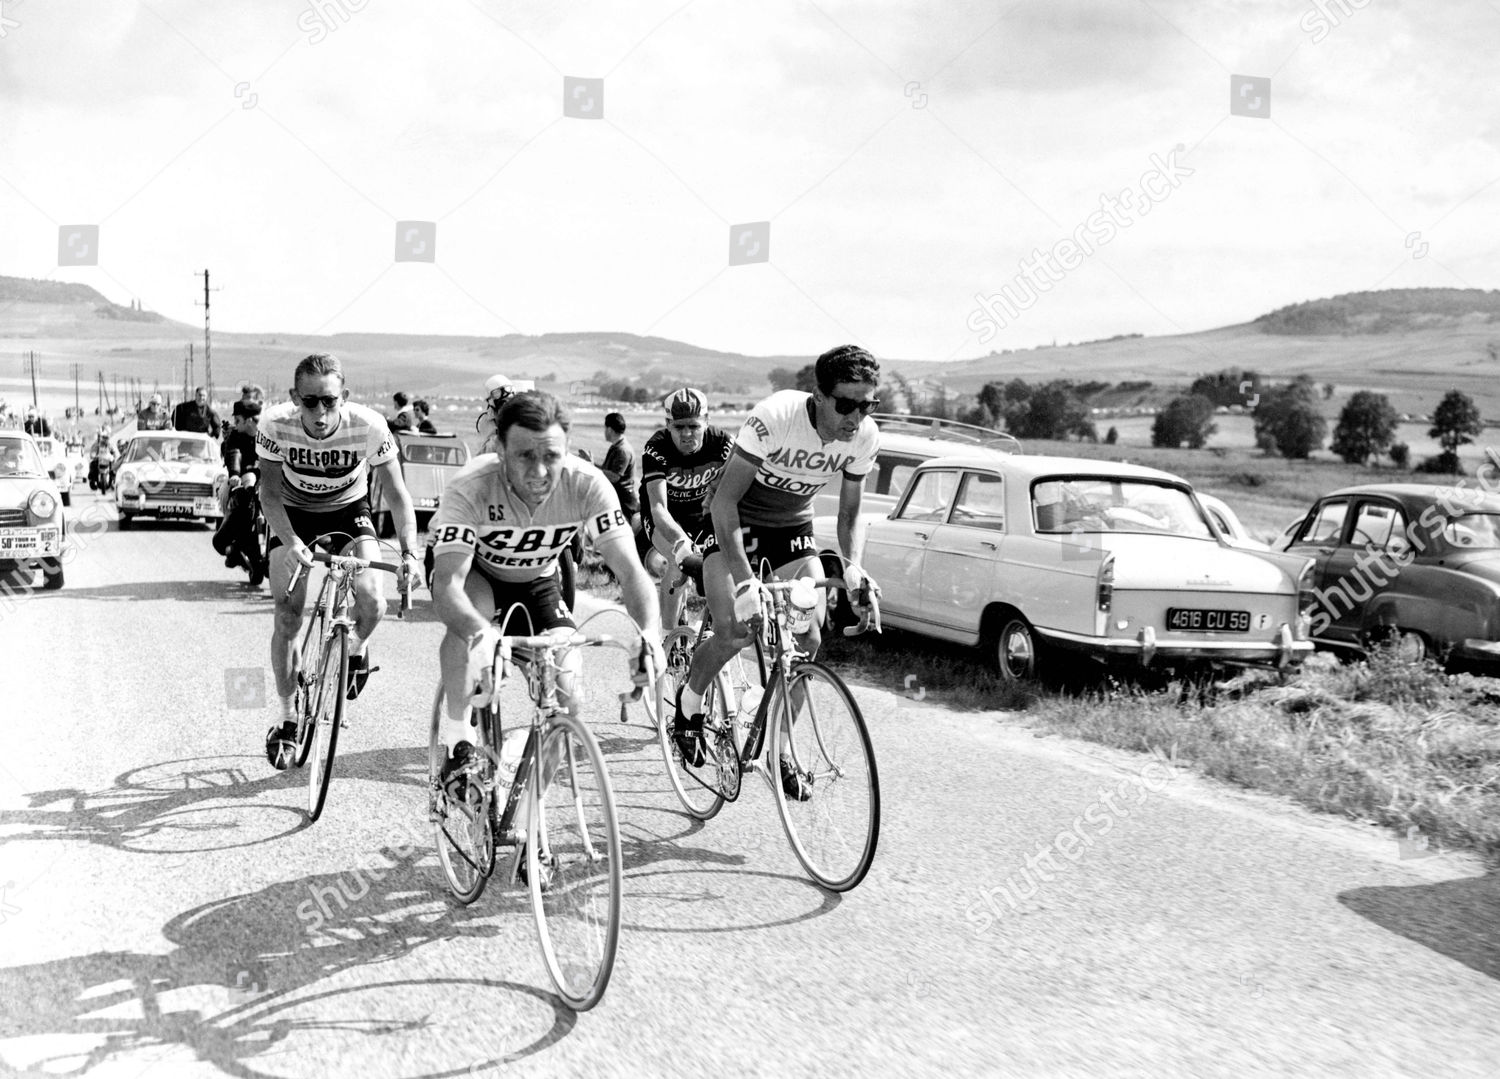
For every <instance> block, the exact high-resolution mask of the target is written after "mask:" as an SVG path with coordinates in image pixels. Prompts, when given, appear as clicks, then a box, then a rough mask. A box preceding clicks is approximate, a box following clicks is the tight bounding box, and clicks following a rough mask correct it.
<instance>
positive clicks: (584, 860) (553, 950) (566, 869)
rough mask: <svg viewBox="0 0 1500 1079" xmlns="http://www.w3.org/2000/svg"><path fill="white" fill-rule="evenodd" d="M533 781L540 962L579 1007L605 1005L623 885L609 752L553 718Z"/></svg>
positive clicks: (568, 720) (533, 888) (529, 857)
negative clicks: (606, 754)
mask: <svg viewBox="0 0 1500 1079" xmlns="http://www.w3.org/2000/svg"><path fill="white" fill-rule="evenodd" d="M544 730H545V733H544V734H543V736H542V750H541V752H540V753H539V754H538V755H537V759H536V762H535V767H534V768H533V770H532V774H531V777H530V781H529V786H530V788H531V789H530V793H531V798H530V800H529V801H530V805H529V809H530V812H529V813H528V817H529V819H528V821H527V842H526V876H527V884H528V887H529V889H530V892H531V907H532V910H533V911H534V912H535V914H536V929H537V935H538V937H540V938H541V944H542V959H543V961H544V962H545V963H546V965H547V973H548V974H549V975H551V977H552V982H553V984H554V985H556V986H557V991H558V993H559V994H560V995H561V996H562V998H563V1000H565V1001H566V1002H567V1004H568V1006H569V1007H571V1008H573V1009H574V1010H575V1011H587V1010H588V1009H589V1008H592V1007H593V1006H594V1005H595V1004H597V1003H598V1002H599V998H600V997H602V996H603V995H604V989H605V987H606V986H607V985H608V984H609V976H610V972H611V971H612V970H613V969H614V965H615V948H616V946H617V945H618V943H619V938H620V903H621V898H622V896H623V893H624V890H625V884H624V880H623V874H622V870H621V857H622V856H621V853H620V829H619V824H618V821H617V820H616V817H615V799H614V794H613V792H612V791H611V789H610V785H609V774H608V772H606V771H605V766H604V754H603V753H602V752H600V750H599V743H598V742H596V741H595V740H594V736H593V734H591V733H590V732H589V730H588V728H587V727H585V726H584V725H583V724H582V723H581V722H580V721H579V720H576V719H574V718H573V717H571V716H569V715H566V714H562V715H558V716H554V717H553V718H551V719H549V720H547V722H546V727H545V728H544Z"/></svg>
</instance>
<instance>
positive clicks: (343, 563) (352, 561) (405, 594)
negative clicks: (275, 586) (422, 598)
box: [286, 551, 411, 618]
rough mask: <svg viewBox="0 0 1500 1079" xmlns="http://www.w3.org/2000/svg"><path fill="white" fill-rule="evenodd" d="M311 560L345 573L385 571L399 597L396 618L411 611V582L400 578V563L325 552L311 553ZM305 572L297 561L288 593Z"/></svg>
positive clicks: (287, 585) (402, 616)
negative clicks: (365, 570)
mask: <svg viewBox="0 0 1500 1079" xmlns="http://www.w3.org/2000/svg"><path fill="white" fill-rule="evenodd" d="M312 558H313V561H314V562H321V563H323V564H324V565H325V566H333V567H336V568H338V569H341V570H344V571H345V572H348V571H350V570H353V571H355V572H358V571H359V570H362V569H380V570H385V571H386V572H387V573H394V574H395V575H396V581H397V585H398V591H399V593H400V596H401V607H400V609H399V610H398V611H397V613H396V617H397V618H405V617H406V612H407V611H409V610H411V580H410V578H403V577H402V574H401V570H402V566H401V564H400V563H396V562H381V561H379V560H378V559H373V558H360V557H359V556H358V555H352V554H329V553H328V552H327V551H313V552H312ZM306 570H307V567H306V566H304V565H303V564H302V563H301V562H300V561H299V562H298V563H297V565H296V566H295V567H294V568H293V570H292V575H291V577H290V578H289V579H288V580H287V584H286V590H287V591H288V592H290V591H292V590H293V589H294V588H296V587H297V584H298V582H300V581H301V580H302V574H303V573H304V572H306ZM401 585H405V586H406V587H404V588H403V587H399V586H401Z"/></svg>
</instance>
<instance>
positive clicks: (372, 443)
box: [255, 353, 420, 768]
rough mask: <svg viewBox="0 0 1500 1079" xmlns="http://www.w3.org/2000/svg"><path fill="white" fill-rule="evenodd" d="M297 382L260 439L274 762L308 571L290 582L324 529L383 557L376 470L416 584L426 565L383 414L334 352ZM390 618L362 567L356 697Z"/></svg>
mask: <svg viewBox="0 0 1500 1079" xmlns="http://www.w3.org/2000/svg"><path fill="white" fill-rule="evenodd" d="M293 382H294V388H293V389H292V390H291V397H292V400H291V402H290V403H288V404H283V405H277V406H276V407H274V408H269V409H266V410H265V411H264V412H263V413H262V414H261V417H260V423H259V426H258V429H257V431H256V436H255V450H256V454H257V456H258V458H259V461H260V474H261V482H260V502H261V511H262V512H263V513H264V514H265V518H266V526H267V528H269V529H270V531H271V538H270V539H269V540H268V541H267V543H266V547H267V554H268V556H269V561H270V563H271V573H270V579H271V592H272V595H273V596H274V597H275V600H276V623H275V629H274V630H273V632H272V634H271V668H272V670H273V671H275V673H276V692H277V694H278V695H279V696H280V697H281V722H280V724H278V725H277V726H273V727H272V728H271V729H270V731H268V732H267V734H266V756H267V757H268V758H269V759H270V761H271V763H272V764H273V765H275V766H276V767H277V768H285V767H287V765H288V764H289V763H290V761H291V759H292V754H293V749H294V746H293V739H294V738H295V737H296V729H297V722H296V716H295V715H294V710H293V705H292V696H293V690H294V689H295V688H296V680H297V647H296V646H297V633H298V631H299V630H300V629H301V628H302V608H303V605H304V604H305V603H306V600H307V581H308V574H303V575H302V577H301V579H300V580H298V582H297V587H296V588H295V589H291V590H288V587H287V586H288V584H289V583H290V580H291V574H292V571H293V570H294V569H295V568H296V567H297V566H299V565H300V566H302V567H303V568H311V567H312V566H313V564H314V563H313V559H312V552H311V550H310V549H309V548H308V546H307V545H308V544H309V543H311V542H312V541H313V540H314V539H316V538H317V537H318V536H320V535H323V534H325V533H342V534H343V535H344V536H345V537H348V542H347V546H352V547H353V549H354V551H353V553H354V554H355V555H357V556H358V557H360V558H368V559H376V558H379V557H380V549H379V546H378V545H377V544H376V541H375V526H374V523H373V521H372V520H371V516H370V502H369V490H370V488H369V477H370V471H371V470H372V469H379V470H380V479H381V483H382V484H383V485H384V488H385V492H386V496H385V497H386V499H387V500H388V502H389V504H390V507H391V515H392V517H393V519H394V520H395V521H396V524H397V529H398V534H399V535H400V537H401V556H402V567H403V569H404V570H405V573H404V574H403V576H404V577H405V579H406V581H411V580H413V579H415V577H416V574H417V573H418V572H420V564H419V562H418V560H417V555H416V554H415V551H416V544H417V517H416V513H415V511H414V510H413V509H412V504H411V497H410V496H409V495H408V494H407V492H406V483H405V482H404V481H403V480H402V478H401V466H400V464H399V463H398V462H397V460H396V441H395V438H394V437H393V436H392V435H391V432H390V429H389V428H388V427H387V426H386V422H385V419H384V417H382V416H381V415H380V414H379V413H378V412H375V411H372V410H371V409H368V408H365V407H364V406H363V405H356V404H350V403H349V400H348V397H349V391H348V390H346V389H345V388H344V369H343V366H342V364H340V363H339V359H338V357H337V356H331V355H329V354H327V353H314V354H313V355H311V356H308V357H307V358H306V359H304V360H303V361H302V362H301V363H299V364H298V365H297V370H296V372H295V374H294V376H293ZM341 546H343V544H342V543H341ZM345 549H347V547H346V548H345ZM404 584H405V582H403V585H404ZM384 615H385V595H384V593H383V591H382V589H381V581H380V575H379V574H378V573H362V574H360V575H359V576H358V577H356V578H355V580H354V633H353V635H352V638H351V641H350V655H349V686H348V691H347V692H348V696H349V699H350V700H353V699H354V698H355V697H358V696H359V694H360V691H361V690H362V689H363V688H364V685H365V680H366V679H367V678H368V677H369V676H370V672H371V671H372V670H374V668H372V667H371V666H370V653H369V649H368V647H367V645H368V644H369V640H370V635H371V634H372V633H374V632H375V627H376V626H378V625H379V624H380V620H381V618H382V617H384Z"/></svg>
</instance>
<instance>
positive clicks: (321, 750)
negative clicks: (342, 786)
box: [307, 626, 349, 821]
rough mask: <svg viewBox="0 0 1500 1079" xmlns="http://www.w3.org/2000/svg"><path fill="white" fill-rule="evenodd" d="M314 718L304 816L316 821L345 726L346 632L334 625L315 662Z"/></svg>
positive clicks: (341, 627) (309, 740)
mask: <svg viewBox="0 0 1500 1079" xmlns="http://www.w3.org/2000/svg"><path fill="white" fill-rule="evenodd" d="M317 670H318V680H317V685H316V686H315V687H313V688H312V689H311V690H310V692H313V693H316V695H317V697H316V699H317V704H316V712H315V715H316V720H315V722H313V723H312V725H311V730H310V731H309V733H308V744H309V747H310V750H309V753H308V765H309V767H308V772H307V816H308V819H309V820H310V821H315V820H317V819H318V817H320V816H321V815H322V813H323V803H324V802H325V801H327V799H328V784H329V782H330V781H331V780H332V779H333V755H334V751H335V750H337V749H338V744H339V728H340V727H342V726H343V725H344V691H345V687H346V686H347V685H348V682H349V631H348V630H347V629H345V628H344V627H343V626H335V627H334V630H333V636H331V637H329V638H328V640H327V641H326V642H325V643H324V645H323V656H322V661H321V662H320V664H319V665H318V668H317Z"/></svg>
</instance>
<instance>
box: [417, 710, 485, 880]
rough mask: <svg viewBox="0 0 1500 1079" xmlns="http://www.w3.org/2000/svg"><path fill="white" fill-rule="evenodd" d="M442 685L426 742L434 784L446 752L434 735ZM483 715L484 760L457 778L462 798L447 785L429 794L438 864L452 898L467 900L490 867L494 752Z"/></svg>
mask: <svg viewBox="0 0 1500 1079" xmlns="http://www.w3.org/2000/svg"><path fill="white" fill-rule="evenodd" d="M443 699H444V698H443V690H442V688H441V687H439V689H438V693H437V699H436V700H435V701H434V702H433V706H432V727H431V733H430V737H429V742H428V752H427V773H428V783H429V784H430V785H431V786H432V787H433V788H436V787H437V783H438V779H439V776H440V773H441V772H442V767H443V762H444V760H445V759H446V758H447V753H446V752H445V751H444V749H443V743H442V741H441V739H440V738H439V736H438V724H439V720H440V719H441V718H442V708H443ZM493 729H494V727H493V724H492V722H491V721H490V719H489V717H488V716H485V715H481V716H480V730H481V740H480V743H479V744H480V745H481V746H482V747H483V751H482V753H481V758H482V760H483V764H482V765H481V766H480V767H478V768H476V769H475V770H474V772H473V774H472V775H471V776H470V777H469V779H468V781H466V782H465V783H463V784H462V787H463V793H462V797H461V798H453V797H450V795H449V792H448V791H444V790H438V789H433V790H431V791H430V797H431V798H432V799H433V800H434V802H435V803H436V805H437V807H438V815H439V817H440V818H441V819H440V820H436V821H434V822H433V825H432V833H433V843H434V845H435V846H436V847H437V852H438V864H439V865H441V866H442V867H443V877H444V879H446V880H447V882H448V890H449V891H450V892H452V893H453V898H454V899H457V900H458V901H459V902H460V903H462V904H464V905H465V906H468V905H469V904H470V903H472V902H474V901H475V900H476V899H478V898H479V897H480V895H482V894H483V893H484V886H485V884H486V883H487V882H488V881H489V879H490V873H491V872H493V871H494V868H495V827H494V812H493V807H494V802H495V787H494V783H493V769H494V764H493V761H495V760H496V759H497V758H498V753H497V752H496V750H495V747H494V746H493V745H492V744H491V740H490V738H489V737H488V732H489V731H490V730H493Z"/></svg>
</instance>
